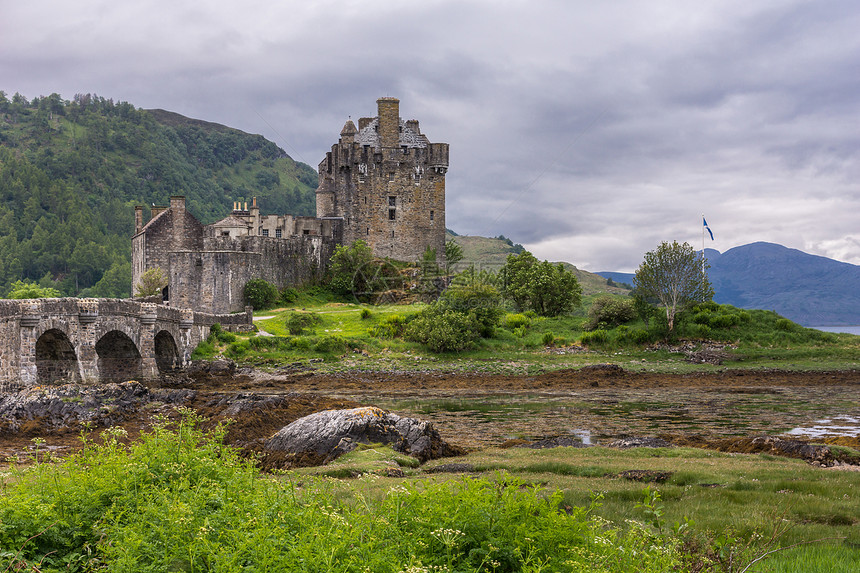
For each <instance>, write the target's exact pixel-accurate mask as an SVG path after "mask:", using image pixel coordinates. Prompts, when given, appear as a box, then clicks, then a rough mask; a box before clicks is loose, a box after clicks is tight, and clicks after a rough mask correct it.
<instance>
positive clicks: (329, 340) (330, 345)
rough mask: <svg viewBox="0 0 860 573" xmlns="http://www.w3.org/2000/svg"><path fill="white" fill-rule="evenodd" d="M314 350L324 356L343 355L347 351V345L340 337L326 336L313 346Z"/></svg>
mask: <svg viewBox="0 0 860 573" xmlns="http://www.w3.org/2000/svg"><path fill="white" fill-rule="evenodd" d="M314 350H316V351H317V352H322V353H324V354H343V353H344V352H346V351H347V344H346V340H344V339H343V337H341V336H337V335H326V336H323V337H321V338H320V339H319V340H318V341H317V343H316V344H314Z"/></svg>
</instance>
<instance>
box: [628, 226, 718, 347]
mask: <svg viewBox="0 0 860 573" xmlns="http://www.w3.org/2000/svg"><path fill="white" fill-rule="evenodd" d="M707 268H708V264H707V261H704V260H703V259H702V257H701V256H699V254H698V253H697V252H696V251H695V250H694V249H693V247H692V246H691V245H690V244H689V243H684V244H682V245H679V244H678V242H677V241H672V243H668V242H665V241H664V242H663V243H660V246H659V247H657V249H656V250H654V251H649V252H647V253H645V260H644V261H642V264H640V265H639V269H637V271H636V276H635V277H634V278H633V283H634V284H635V286H636V290H637V291H638V293H639V294H640V295H641V296H643V297H644V298H646V299H647V298H654V299H656V300H658V301H660V304H661V305H662V306H663V307H665V309H666V322H667V323H668V325H669V333H671V332H672V329H673V328H674V326H675V316H676V315H677V314H678V313H679V312H681V311H683V310H684V309H685V308H687V307H688V306H691V305H693V304H696V303H700V302H705V301H709V300H711V298H713V296H714V289H713V288H711V283H710V282H708V276H707V274H706V272H705V270H706V269H707Z"/></svg>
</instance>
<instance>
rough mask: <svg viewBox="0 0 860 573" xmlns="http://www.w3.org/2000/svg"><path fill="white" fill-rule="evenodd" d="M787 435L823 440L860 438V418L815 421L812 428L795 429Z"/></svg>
mask: <svg viewBox="0 0 860 573" xmlns="http://www.w3.org/2000/svg"><path fill="white" fill-rule="evenodd" d="M786 434H787V435H789V436H806V437H809V438H823V437H825V436H850V437H853V438H860V416H834V417H832V418H827V419H824V420H815V422H813V425H812V426H809V427H805V428H793V429H791V430H789V431H788V432H786Z"/></svg>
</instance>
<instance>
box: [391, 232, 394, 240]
mask: <svg viewBox="0 0 860 573" xmlns="http://www.w3.org/2000/svg"><path fill="white" fill-rule="evenodd" d="M391 238H392V239H393V238H394V231H391Z"/></svg>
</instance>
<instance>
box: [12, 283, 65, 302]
mask: <svg viewBox="0 0 860 573" xmlns="http://www.w3.org/2000/svg"><path fill="white" fill-rule="evenodd" d="M59 296H61V295H60V291H58V290H57V289H55V288H50V287H43V286H39V285H38V284H36V283H31V282H27V281H15V282H14V283H12V288H11V289H10V290H9V294H8V295H6V298H15V299H22V298H57V297H59Z"/></svg>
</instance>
